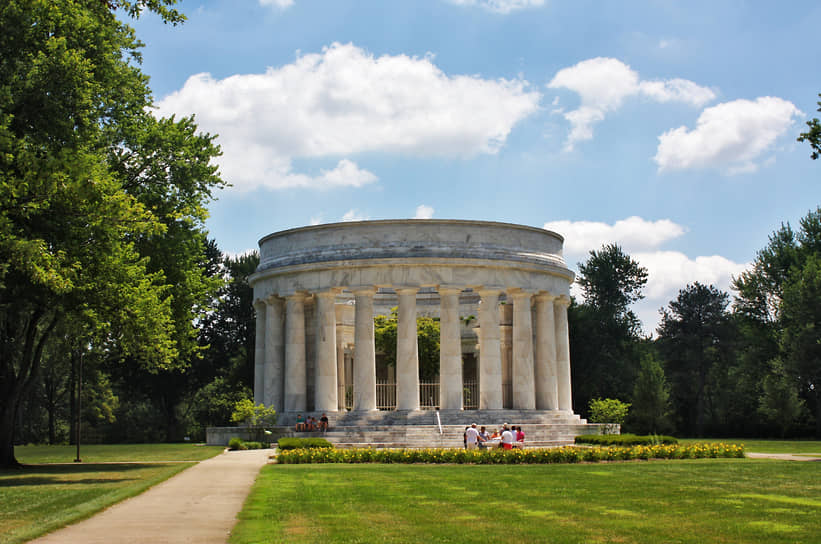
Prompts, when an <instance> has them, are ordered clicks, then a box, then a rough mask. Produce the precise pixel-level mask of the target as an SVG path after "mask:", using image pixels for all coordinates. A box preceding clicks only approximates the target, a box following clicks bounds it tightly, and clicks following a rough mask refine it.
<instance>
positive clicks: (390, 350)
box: [374, 308, 440, 381]
mask: <svg viewBox="0 0 821 544" xmlns="http://www.w3.org/2000/svg"><path fill="white" fill-rule="evenodd" d="M398 323H399V317H398V308H391V315H390V316H384V315H378V316H376V317H375V318H374V344H375V346H376V350H377V351H378V352H379V353H381V354H383V355H384V357H385V364H387V365H389V366H396V334H397V333H396V331H397V326H398ZM439 338H440V330H439V320H438V319H434V318H432V317H417V318H416V339H417V342H418V346H419V378H420V379H421V380H424V381H431V380H434V379H436V376H437V375H438V374H439Z"/></svg>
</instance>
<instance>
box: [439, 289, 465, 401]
mask: <svg viewBox="0 0 821 544" xmlns="http://www.w3.org/2000/svg"><path fill="white" fill-rule="evenodd" d="M460 293H461V290H459V289H454V288H446V287H440V288H439V304H440V308H439V335H440V337H439V406H440V408H441V409H442V410H461V409H462V393H463V392H462V388H463V384H462V332H461V328H460V325H459V294H460Z"/></svg>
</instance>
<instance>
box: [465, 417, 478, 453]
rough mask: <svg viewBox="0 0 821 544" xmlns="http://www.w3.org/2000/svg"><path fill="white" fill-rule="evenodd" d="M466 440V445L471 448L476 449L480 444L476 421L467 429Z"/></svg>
mask: <svg viewBox="0 0 821 544" xmlns="http://www.w3.org/2000/svg"><path fill="white" fill-rule="evenodd" d="M465 440H466V443H465V446H466V447H467V449H469V450H475V449H476V448H477V447H478V446H479V431H477V430H476V424H475V423H474V424H473V425H471V426H470V427H469V428H468V430H467V431H465Z"/></svg>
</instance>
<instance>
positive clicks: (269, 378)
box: [262, 295, 285, 412]
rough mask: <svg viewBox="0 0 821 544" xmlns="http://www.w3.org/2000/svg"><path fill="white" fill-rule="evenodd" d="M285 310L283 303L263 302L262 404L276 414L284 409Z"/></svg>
mask: <svg viewBox="0 0 821 544" xmlns="http://www.w3.org/2000/svg"><path fill="white" fill-rule="evenodd" d="M284 319H285V309H284V308H283V301H282V299H281V298H279V297H276V296H273V295H272V296H270V297H268V299H266V301H265V365H264V366H265V369H264V371H263V375H264V376H265V378H264V383H263V388H262V389H263V394H262V402H263V404H265V406H273V407H274V409H275V410H276V411H277V412H282V411H283V410H284V409H285V397H284V391H283V385H284V384H283V377H284V375H285V336H284V326H285V322H284Z"/></svg>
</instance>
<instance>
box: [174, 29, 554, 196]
mask: <svg viewBox="0 0 821 544" xmlns="http://www.w3.org/2000/svg"><path fill="white" fill-rule="evenodd" d="M528 87H529V86H528V83H527V82H526V81H524V80H522V79H513V80H506V79H498V80H489V79H482V78H480V77H478V76H465V75H455V76H451V75H448V74H445V73H444V72H442V70H440V69H439V68H438V67H437V66H436V65H435V64H434V63H433V58H432V57H431V56H428V57H425V58H417V57H408V56H406V55H395V56H391V55H383V56H381V57H375V56H373V55H372V54H370V53H369V52H367V51H365V50H363V49H361V48H359V47H356V46H355V45H353V44H338V43H334V44H333V45H331V46H329V47H326V48H324V49H323V50H322V52H321V53H313V54H306V55H300V56H298V57H297V58H296V60H295V61H294V62H293V63H292V64H288V65H285V66H281V67H277V68H269V69H268V70H266V72H265V73H263V74H238V75H234V76H230V77H227V78H225V79H221V80H217V79H214V78H213V77H212V76H211V75H210V74H197V75H194V76H191V77H190V78H188V80H187V81H186V82H185V84H184V85H183V87H182V88H181V89H180V90H178V91H176V92H174V93H172V94H170V95H168V96H166V97H165V98H163V99H162V100H161V101H160V102H159V104H158V115H163V116H168V115H171V114H178V115H182V114H184V115H188V114H196V116H197V124H198V125H199V127H200V128H201V129H202V130H205V131H208V132H210V133H212V134H219V136H220V138H219V143H220V145H221V146H222V149H223V156H222V157H221V159H220V166H221V171H222V174H223V176H224V178H225V179H226V180H227V181H229V182H230V183H233V184H234V186H235V187H237V188H238V189H250V188H254V187H257V186H266V187H270V188H285V187H295V186H296V187H317V186H355V187H359V186H362V185H364V184H365V183H371V182H373V181H375V180H376V176H375V175H374V174H372V173H371V172H368V171H367V170H363V169H360V168H359V167H358V166H357V165H356V164H355V163H354V162H353V161H351V160H350V159H347V158H342V157H345V156H350V155H352V154H356V153H363V152H373V151H382V152H393V153H404V154H412V155H422V156H458V157H468V156H473V155H477V154H481V153H486V154H494V153H496V152H498V150H499V149H500V148H501V147H502V146H503V145H504V143H505V141H506V139H507V136H508V134H509V133H510V131H511V130H512V128H513V126H514V125H515V124H516V123H517V122H519V121H521V120H522V119H524V118H525V117H527V116H529V115H531V114H533V113H534V112H536V111H538V108H539V101H540V99H541V95H540V94H539V93H538V92H535V91H532V90H529V89H528ZM320 157H334V158H342V160H340V161H339V164H338V165H337V167H336V168H335V169H334V170H332V171H330V172H323V173H322V174H321V175H319V176H307V175H305V174H301V173H295V172H293V169H292V160H293V159H296V158H308V159H310V158H320Z"/></svg>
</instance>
